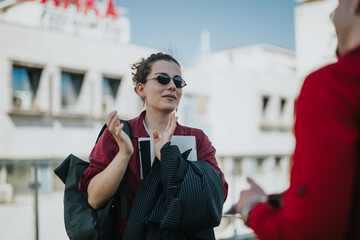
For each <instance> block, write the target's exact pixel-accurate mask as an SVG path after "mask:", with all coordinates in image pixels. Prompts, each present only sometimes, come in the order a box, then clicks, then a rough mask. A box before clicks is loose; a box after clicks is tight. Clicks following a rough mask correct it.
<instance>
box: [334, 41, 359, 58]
mask: <svg viewBox="0 0 360 240" xmlns="http://www.w3.org/2000/svg"><path fill="white" fill-rule="evenodd" d="M359 54H360V45H358V46H357V47H355V48H352V49H350V50H348V51H346V52H345V53H343V54H341V55H338V59H339V60H340V59H342V58H348V57H353V56H356V55H359Z"/></svg>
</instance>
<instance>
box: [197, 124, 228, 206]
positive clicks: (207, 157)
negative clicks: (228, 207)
mask: <svg viewBox="0 0 360 240" xmlns="http://www.w3.org/2000/svg"><path fill="white" fill-rule="evenodd" d="M194 131H197V133H196V134H194V135H196V151H197V155H198V161H205V162H207V163H208V164H210V165H211V166H212V167H213V168H214V169H215V170H216V171H217V172H219V173H220V175H221V180H222V186H223V191H224V202H225V200H226V198H227V194H228V188H229V186H228V183H227V182H226V180H225V177H224V174H223V172H222V171H221V169H220V168H219V165H218V162H217V161H216V158H215V154H216V150H215V148H214V146H213V145H212V144H211V141H210V140H209V138H208V137H207V136H206V134H205V133H204V132H203V131H202V130H200V129H194Z"/></svg>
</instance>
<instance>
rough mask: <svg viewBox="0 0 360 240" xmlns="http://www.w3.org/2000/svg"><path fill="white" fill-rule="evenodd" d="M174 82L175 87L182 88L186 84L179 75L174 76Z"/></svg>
mask: <svg viewBox="0 0 360 240" xmlns="http://www.w3.org/2000/svg"><path fill="white" fill-rule="evenodd" d="M174 83H175V86H176V87H177V88H183V87H185V86H186V83H185V81H184V79H182V78H181V77H175V78H174Z"/></svg>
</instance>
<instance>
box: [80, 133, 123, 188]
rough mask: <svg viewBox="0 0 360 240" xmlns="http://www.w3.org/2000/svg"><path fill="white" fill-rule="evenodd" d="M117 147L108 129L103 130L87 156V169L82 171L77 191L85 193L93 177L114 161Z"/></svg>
mask: <svg viewBox="0 0 360 240" xmlns="http://www.w3.org/2000/svg"><path fill="white" fill-rule="evenodd" d="M118 151H119V147H118V145H117V144H116V141H115V139H114V137H113V136H112V134H111V133H110V132H109V129H107V128H106V129H105V131H104V133H103V134H102V135H101V136H100V138H99V141H98V142H97V143H96V144H95V146H94V148H93V149H92V151H91V154H90V156H89V162H90V165H89V167H88V168H87V169H86V170H85V171H84V173H83V175H82V176H81V179H80V182H79V189H80V190H81V191H83V192H87V187H88V185H89V183H90V181H91V179H92V178H93V177H95V175H97V174H98V173H100V172H101V171H103V170H104V169H105V168H106V167H107V166H108V165H109V164H110V162H111V161H112V159H114V157H115V156H116V154H117V153H118Z"/></svg>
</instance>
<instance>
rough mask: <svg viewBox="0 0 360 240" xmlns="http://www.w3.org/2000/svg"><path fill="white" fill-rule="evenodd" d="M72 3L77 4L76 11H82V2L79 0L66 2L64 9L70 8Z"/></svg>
mask: <svg viewBox="0 0 360 240" xmlns="http://www.w3.org/2000/svg"><path fill="white" fill-rule="evenodd" d="M70 2H74V3H75V4H76V10H77V11H78V12H79V11H80V1H79V0H64V7H65V8H68V7H69V5H70Z"/></svg>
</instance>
